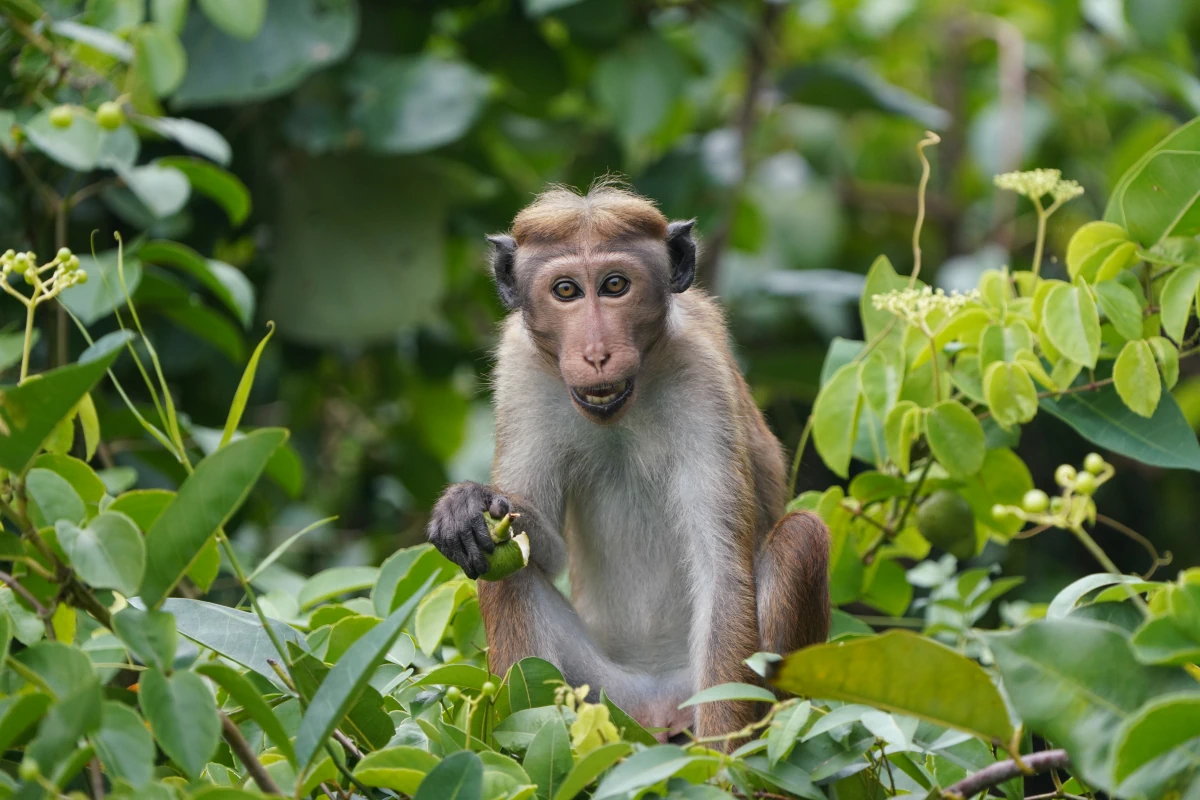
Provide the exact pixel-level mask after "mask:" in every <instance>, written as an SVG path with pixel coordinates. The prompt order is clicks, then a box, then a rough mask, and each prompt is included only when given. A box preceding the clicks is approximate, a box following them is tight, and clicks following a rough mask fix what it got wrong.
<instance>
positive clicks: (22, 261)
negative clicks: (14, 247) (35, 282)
mask: <svg viewBox="0 0 1200 800" xmlns="http://www.w3.org/2000/svg"><path fill="white" fill-rule="evenodd" d="M12 265H13V272H15V273H17V274H18V275H24V274H25V271H26V270H27V269H29V266H30V265H29V256H27V255H25V254H24V253H17V254H16V255H15V256H13V260H12Z"/></svg>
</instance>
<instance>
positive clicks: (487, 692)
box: [479, 534, 524, 697]
mask: <svg viewBox="0 0 1200 800" xmlns="http://www.w3.org/2000/svg"><path fill="white" fill-rule="evenodd" d="M522 535H524V534H522ZM479 693H480V694H482V695H483V696H484V697H494V696H495V694H496V684H494V683H492V682H491V681H484V682H483V686H480V687H479Z"/></svg>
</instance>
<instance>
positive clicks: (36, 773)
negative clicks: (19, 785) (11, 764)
mask: <svg viewBox="0 0 1200 800" xmlns="http://www.w3.org/2000/svg"><path fill="white" fill-rule="evenodd" d="M41 774H42V769H41V767H39V766H38V762H37V761H35V760H34V759H32V758H30V757H29V756H25V757H24V758H23V759H21V766H20V767H19V768H18V769H17V776H18V777H19V778H20V779H21V780H23V781H26V782H28V783H32V782H34V781H36V780H37V779H38V778H39V777H41Z"/></svg>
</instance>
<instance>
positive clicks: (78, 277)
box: [75, 270, 88, 283]
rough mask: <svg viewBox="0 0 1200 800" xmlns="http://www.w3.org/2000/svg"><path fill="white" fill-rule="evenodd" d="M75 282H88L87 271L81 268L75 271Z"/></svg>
mask: <svg viewBox="0 0 1200 800" xmlns="http://www.w3.org/2000/svg"><path fill="white" fill-rule="evenodd" d="M75 282H76V283H87V282H88V277H87V273H86V272H84V271H83V270H80V271H79V272H76V273H75Z"/></svg>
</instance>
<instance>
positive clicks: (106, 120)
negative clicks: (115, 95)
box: [96, 101, 125, 131]
mask: <svg viewBox="0 0 1200 800" xmlns="http://www.w3.org/2000/svg"><path fill="white" fill-rule="evenodd" d="M96 122H97V123H98V124H99V125H100V127H101V128H104V129H105V130H110V131H114V130H116V129H117V128H119V127H121V125H123V124H124V123H125V112H124V111H123V110H122V109H121V106H119V105H117V104H116V103H114V102H112V101H109V102H107V103H101V104H100V107H99V108H97V109H96Z"/></svg>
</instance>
